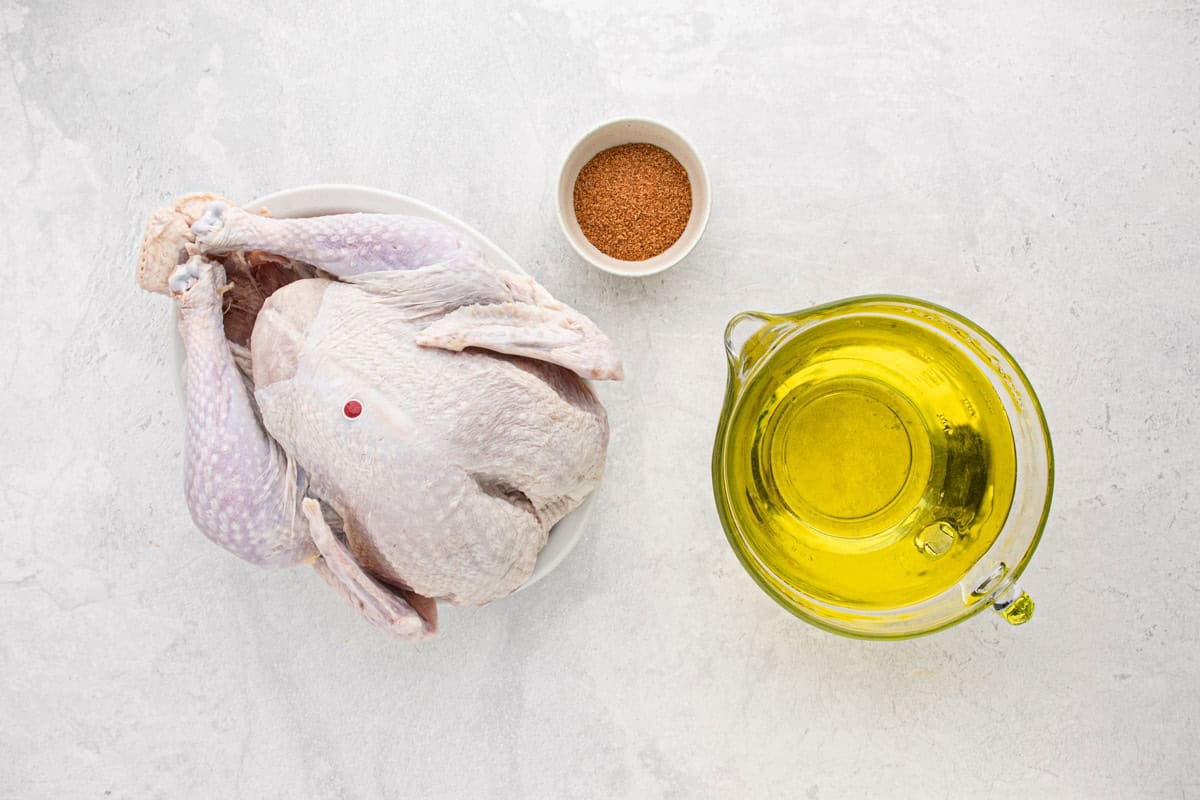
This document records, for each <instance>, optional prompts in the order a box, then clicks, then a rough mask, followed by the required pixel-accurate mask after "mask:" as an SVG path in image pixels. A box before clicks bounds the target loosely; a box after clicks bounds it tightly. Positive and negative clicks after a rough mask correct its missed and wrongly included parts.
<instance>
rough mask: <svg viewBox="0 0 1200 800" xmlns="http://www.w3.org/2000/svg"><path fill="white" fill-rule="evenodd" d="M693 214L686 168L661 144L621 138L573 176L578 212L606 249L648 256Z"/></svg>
mask: <svg viewBox="0 0 1200 800" xmlns="http://www.w3.org/2000/svg"><path fill="white" fill-rule="evenodd" d="M691 215H692V185H691V183H690V182H689V181H688V174H687V170H686V169H684V168H683V165H682V164H680V163H679V161H677V160H676V159H675V156H673V155H671V154H670V153H668V152H667V151H666V150H664V149H662V148H661V147H656V146H655V145H652V144H623V145H619V146H617V147H610V148H609V149H607V150H602V151H601V152H599V153H597V154H596V155H595V156H594V157H593V158H592V160H591V161H589V162H588V163H586V164H584V166H583V169H581V170H580V171H579V177H578V178H576V179H575V218H576V219H577V220H579V227H580V228H582V229H583V235H584V236H586V237H587V238H588V241H589V242H591V243H592V244H594V245H595V246H596V248H597V249H599V250H600V251H601V252H602V253H605V254H606V255H609V256H612V257H613V258H618V259H620V260H622V261H645V260H646V259H648V258H651V257H653V256H656V255H658V254H659V253H661V252H663V251H664V250H666V249H667V248H668V247H670V246H671V245H673V244H675V241H676V240H677V239H678V238H679V237H680V235H681V234H682V233H683V229H684V228H686V227H687V223H688V218H689V217H691Z"/></svg>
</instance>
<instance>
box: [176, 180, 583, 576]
mask: <svg viewBox="0 0 1200 800" xmlns="http://www.w3.org/2000/svg"><path fill="white" fill-rule="evenodd" d="M245 208H247V209H249V210H253V211H257V210H259V209H263V208H265V209H266V210H267V212H268V213H270V214H271V216H273V217H315V216H320V215H321V214H344V213H348V212H354V211H362V212H372V213H380V214H408V215H409V216H414V217H425V218H427V219H432V220H437V221H438V222H441V223H442V224H444V225H448V226H450V227H451V228H454V229H455V230H456V231H458V232H459V233H461V234H462V235H463V236H465V237H466V238H467V239H469V240H470V241H471V243H472V244H474V245H475V246H476V247H477V248H479V251H480V252H481V253H483V254H484V256H486V257H487V259H488V260H489V261H491V262H492V264H494V265H495V266H497V267H500V268H501V269H506V270H510V271H512V272H518V273H521V274H526V273H525V270H523V269H521V265H520V264H518V263H517V262H515V261H513V260H512V258H511V257H510V256H509V255H508V254H507V253H505V252H504V251H503V250H501V249H500V248H499V247H497V246H496V245H495V244H493V243H492V242H491V241H489V240H488V239H487V238H486V237H485V236H484V235H483V234H481V233H479V232H478V231H476V230H475V229H474V228H472V227H470V226H469V225H467V224H466V223H464V222H462V221H461V220H457V219H455V218H454V217H452V216H450V215H449V214H447V213H446V212H445V211H439V210H438V209H436V208H434V207H433V206H430V205H426V204H425V203H422V202H421V201H420V200H414V199H413V198H411V197H406V196H405V195H402V194H396V193H394V192H385V191H383V190H382V189H371V188H368V187H366V186H351V185H347V184H318V185H315V186H299V187H297V188H295V189H284V190H283V191H282V192H275V193H274V194H269V195H267V196H265V197H260V198H258V199H257V200H252V201H250V202H249V203H246V205H245ZM171 329H172V331H173V336H174V339H175V359H176V366H177V367H178V368H179V369H177V370H176V372H177V374H179V375H180V376H181V377H182V374H183V371H182V367H183V344H182V342H181V341H180V340H179V331H178V330H177V329H176V327H175V325H174V323H173V322H172V325H171ZM180 388H181V389H182V387H180ZM181 395H182V391H181ZM594 495H595V492H594V491H593V492H592V494H590V495H588V497H587V499H585V500H584V501H583V503H582V505H580V506H579V508H577V509H575V510H574V511H572V512H571V513H570V514H568V515H567V516H565V517H563V518H562V519H561V520H560V521H559V523H558V524H557V525H555V526H554V528H553V529H552V530H551V531H550V539H549V541H547V542H546V546H545V547H544V548H543V549H542V552H541V554H539V555H538V560H537V564H535V565H534V568H533V574H532V575H530V576H529V580H527V581H525V583H523V584H521V586H520V587H519V588H518V589H517V591H518V592H519V591H521V589H527V588H529V587H530V586H532V585H533V584H535V583H537V582H538V581H540V580H541V579H542V578H544V577H546V576H547V575H549V574H550V573H551V572H552V571H553V570H554V568H555V567H557V566H558V565H559V564H560V563H562V560H563V559H564V558H566V557H567V554H568V553H570V552H571V550H572V548H574V547H575V545H576V544H577V543H578V542H579V538H580V537H581V536H582V535H583V529H584V527H585V526H586V525H587V521H588V517H590V516H591V509H592V497H593V496H594Z"/></svg>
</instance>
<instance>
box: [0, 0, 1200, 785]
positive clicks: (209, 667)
mask: <svg viewBox="0 0 1200 800" xmlns="http://www.w3.org/2000/svg"><path fill="white" fill-rule="evenodd" d="M647 6H648V4H647ZM654 6H655V8H654V10H653V11H651V10H648V8H647V7H640V8H639V7H636V6H634V5H628V6H626V5H624V4H621V3H614V2H611V1H610V0H596V1H595V2H587V3H552V2H502V3H486V4H485V3H478V4H476V3H462V2H447V3H420V4H418V3H403V4H402V3H388V2H379V1H378V0H376V1H375V2H363V3H338V4H329V5H321V6H320V7H319V8H308V9H305V10H301V8H300V6H299V5H292V4H286V3H278V2H265V3H234V2H226V1H225V0H211V1H210V2H206V3H188V4H183V3H177V2H168V3H162V2H111V3H82V2H60V3H49V2H47V3H35V4H22V3H16V2H13V1H12V0H0V54H2V57H0V209H2V212H3V213H2V214H0V270H2V271H3V272H2V274H3V285H2V288H0V341H2V342H3V343H4V344H3V346H2V347H0V381H2V384H0V385H2V389H3V391H2V393H0V430H2V431H3V434H2V443H0V501H2V502H0V531H3V533H2V538H0V541H2V542H3V557H0V796H3V797H6V798H7V797H12V798H60V797H71V798H91V797H95V798H109V797H111V798H157V797H162V798H183V797H188V798H190V797H197V798H200V797H246V798H261V797H287V798H297V797H314V798H359V797H422V798H425V797H428V798H465V797H480V798H509V797H554V798H575V797H581V798H582V797H615V798H692V797H722V798H727V797H754V798H757V797H802V798H810V799H812V800H817V799H819V800H828V798H840V797H847V798H853V797H863V796H880V797H883V796H886V797H920V798H940V797H947V798H948V797H955V798H957V797H1021V798H1039V797H1047V798H1070V797H1086V798H1095V797H1172V798H1178V797H1200V769H1198V765H1197V753H1198V752H1200V614H1198V613H1197V605H1198V604H1200V539H1198V538H1197V535H1198V523H1200V519H1198V512H1200V491H1197V488H1196V485H1195V481H1196V477H1197V466H1198V456H1197V452H1198V450H1197V445H1198V444H1200V435H1198V434H1197V428H1196V425H1197V405H1198V399H1200V398H1198V387H1200V375H1198V370H1200V341H1198V339H1200V316H1198V313H1197V310H1196V305H1197V300H1198V299H1200V292H1198V291H1197V283H1198V277H1197V276H1198V274H1200V273H1198V270H1200V230H1198V224H1200V146H1198V142H1200V4H1197V2H1196V0H1182V1H1180V0H1176V1H1175V2H1140V3H1134V2H1102V3H1076V2H1063V3H1032V2H1019V3H1007V4H994V3H972V4H961V3H954V4H948V3H899V4H883V3H875V2H858V1H857V0H855V1H854V2H828V1H826V2H811V3H803V4H798V3H784V2H779V3H772V2H752V3H744V4H733V3H728V4H726V3H713V2H693V1H691V0H689V2H682V0H668V1H667V2H662V3H657V4H654ZM626 113H629V114H639V115H648V116H653V117H658V118H661V119H663V120H665V121H668V122H670V123H672V124H674V125H675V126H677V127H678V128H679V129H680V130H682V131H683V132H684V133H685V134H686V135H688V136H689V137H690V138H691V139H692V141H693V142H694V144H695V145H696V147H697V148H698V150H699V151H700V153H701V154H702V156H703V157H704V158H705V159H706V162H707V164H708V167H709V170H710V174H711V179H712V184H713V195H714V202H713V211H712V219H711V224H710V227H709V230H708V234H707V236H706V237H705V239H704V240H703V241H702V242H701V244H700V246H699V247H698V248H697V249H696V251H695V252H694V254H693V255H692V256H691V257H690V258H689V259H688V260H687V261H686V262H684V263H683V264H682V265H680V266H679V267H677V268H675V269H674V270H672V271H670V272H668V273H666V274H663V275H661V276H658V277H654V278H650V279H646V280H622V279H619V278H615V277H612V276H608V275H604V274H601V273H599V272H596V271H594V270H591V269H588V268H586V267H585V266H584V265H583V264H582V263H581V262H580V261H579V260H578V259H577V258H575V257H574V256H573V254H572V252H571V251H570V250H569V248H568V246H567V244H566V243H565V241H564V240H563V238H562V237H561V235H560V233H559V230H558V228H557V223H556V221H555V219H554V207H553V186H554V182H555V180H556V177H557V168H558V165H559V162H560V160H561V159H562V157H563V156H564V155H565V153H566V151H567V149H568V148H569V147H570V146H571V144H572V143H573V141H574V139H575V137H577V136H578V135H580V134H581V133H582V132H583V131H584V130H586V129H587V128H588V127H590V126H591V125H593V124H594V123H596V122H599V121H601V120H604V119H606V118H608V117H611V116H614V115H617V114H626ZM313 182H349V183H362V184H369V185H376V186H380V187H383V188H387V189H392V190H396V191H400V192H404V193H407V194H411V195H414V196H416V197H419V198H422V199H424V200H426V201H428V202H431V203H433V204H435V205H437V206H439V207H441V208H444V209H446V210H447V211H449V212H451V213H453V214H455V215H458V216H460V217H461V218H463V219H464V220H466V221H468V222H469V223H471V224H473V225H476V226H477V227H478V228H479V229H481V230H482V231H484V232H485V233H486V234H487V235H489V236H490V237H492V238H493V239H494V240H495V241H497V242H498V243H499V244H500V245H501V246H502V247H504V248H505V249H507V250H508V251H509V252H511V253H512V255H513V256H515V257H516V258H517V260H518V261H520V262H521V263H522V264H524V265H525V266H526V267H527V268H528V269H529V270H530V271H531V272H533V273H534V274H536V275H537V276H538V277H539V278H540V279H541V280H542V281H543V282H544V283H545V284H546V285H547V286H548V287H550V288H551V289H552V290H553V291H554V292H555V293H556V294H558V295H559V296H561V297H563V298H564V299H566V300H567V301H569V302H571V303H573V304H574V305H576V306H578V307H579V308H581V309H583V310H585V311H586V312H588V313H590V314H591V315H592V316H593V317H594V318H595V319H596V320H597V322H599V323H600V324H601V325H602V326H603V327H604V328H605V329H606V330H608V331H609V332H611V333H612V334H613V336H614V339H615V340H616V341H617V344H618V345H619V346H620V347H621V348H622V349H623V351H624V354H625V358H626V364H627V372H628V380H627V381H626V382H625V383H624V384H623V385H614V386H605V387H603V399H604V400H605V402H606V403H607V405H608V407H609V409H610V412H611V416H612V421H613V439H612V455H611V463H610V469H609V473H608V477H607V479H606V482H605V484H604V487H603V489H602V494H601V496H600V497H599V498H598V507H597V510H596V514H595V517H594V524H593V526H592V528H591V530H590V531H589V533H588V534H587V536H586V537H585V539H584V541H583V543H582V544H581V545H580V546H579V548H578V549H577V550H576V551H575V552H574V553H573V554H572V556H571V558H570V559H569V560H568V561H567V562H566V563H565V564H564V565H563V566H562V568H561V569H560V570H559V571H557V572H556V573H555V574H554V575H552V576H550V577H549V578H548V579H546V580H545V581H544V582H542V583H541V584H539V585H538V586H537V587H534V588H533V589H531V590H530V591H528V592H524V593H522V594H521V595H519V596H516V597H513V598H509V599H507V600H505V601H501V602H497V603H495V604H494V605H492V606H490V607H487V608H484V609H467V610H459V609H451V610H448V611H447V612H446V613H445V614H444V617H443V620H444V625H443V629H444V630H443V633H442V634H441V635H440V636H439V638H437V639H436V640H434V641H432V642H431V643H429V644H425V645H421V646H419V647H411V646H405V645H401V644H396V643H393V642H390V641H388V640H385V639H383V638H382V637H381V636H379V635H377V634H376V632H375V631H374V630H372V629H371V628H370V627H368V626H367V625H365V624H364V623H362V622H361V621H360V620H359V619H357V618H356V617H355V616H354V615H353V614H352V613H351V612H350V611H349V610H348V609H347V608H346V607H345V606H344V604H343V603H342V601H341V600H340V599H338V598H337V597H336V596H335V595H334V594H333V593H332V592H331V591H329V590H328V589H327V588H326V587H325V586H324V585H323V584H322V583H321V582H320V581H319V580H317V579H316V578H315V577H314V576H313V575H312V574H310V573H309V572H307V571H304V570H299V571H294V572H284V573H267V572H260V571H256V570H255V569H253V568H252V567H250V566H248V565H245V564H242V563H240V562H238V561H237V560H236V559H234V558H233V557H231V556H228V555H227V554H225V553H224V552H222V551H220V550H218V549H217V548H216V547H214V546H213V545H211V544H209V543H208V542H207V541H206V540H205V539H204V538H203V537H202V536H201V535H200V534H198V533H197V532H196V531H194V530H193V529H192V527H191V525H190V522H189V519H188V515H187V511H186V509H185V507H184V502H183V492H182V490H181V485H180V481H181V477H180V471H181V446H182V433H181V413H180V409H179V407H178V405H177V404H176V402H175V400H174V390H173V388H172V377H171V374H170V369H169V364H170V343H169V338H168V335H167V330H168V328H167V326H168V320H169V315H170V313H171V312H170V308H169V303H168V302H167V301H165V300H164V299H163V298H161V297H156V296H149V295H146V294H143V293H141V292H140V291H139V290H138V289H137V287H136V286H135V284H134V279H133V275H134V254H135V248H136V244H137V241H138V238H139V235H140V228H141V225H142V223H143V220H144V218H145V216H146V215H147V214H148V212H149V211H150V210H151V209H152V208H154V207H155V206H156V205H158V204H160V203H162V202H164V201H166V200H167V199H169V198H171V197H173V196H174V195H177V194H179V193H182V192H185V191H189V190H199V189H206V190H213V191H219V192H222V193H224V194H227V195H229V196H232V197H235V198H240V199H249V198H252V197H254V196H257V195H260V194H263V193H266V192H269V191H273V190H275V189H279V188H284V187H288V186H293V185H298V184H304V183H313ZM867 292H899V293H908V294H913V295H917V296H921V297H925V298H928V299H931V300H934V301H937V302H940V303H943V304H946V305H949V306H951V307H953V308H955V309H957V310H959V311H961V312H963V313H964V314H966V315H968V316H970V317H972V318H974V319H976V320H977V321H979V322H980V323H981V324H982V325H983V326H984V327H986V328H988V329H989V330H990V331H992V332H993V333H994V334H995V335H996V336H997V337H998V338H999V339H1000V340H1001V341H1003V342H1004V343H1005V344H1006V345H1007V346H1008V347H1009V348H1010V349H1011V350H1012V352H1013V353H1014V354H1015V355H1016V356H1017V358H1018V359H1019V360H1020V362H1021V364H1022V365H1023V366H1024V367H1025V368H1026V370H1027V372H1028V373H1029V375H1030V377H1031V379H1032V381H1033V383H1034V385H1035V386H1036V387H1037V389H1038V390H1039V392H1040V394H1041V397H1042V400H1043V402H1044V404H1045V407H1046V413H1047V415H1048V418H1049V422H1050V427H1051V430H1052V431H1053V434H1054V439H1055V443H1056V446H1057V457H1058V485H1057V493H1056V498H1055V502H1054V509H1053V513H1052V516H1051V519H1050V523H1049V526H1048V528H1047V532H1046V536H1045V539H1044V542H1043V545H1042V547H1041V550H1040V552H1039V554H1038V557H1037V558H1036V559H1035V561H1034V563H1033V565H1032V566H1031V568H1030V569H1029V571H1028V573H1027V577H1026V579H1025V585H1026V588H1028V590H1029V591H1030V593H1031V594H1033V595H1034V596H1035V598H1036V600H1037V602H1038V613H1037V617H1036V618H1035V619H1034V621H1033V622H1032V623H1031V624H1029V625H1027V626H1025V627H1024V628H1021V629H1009V628H1007V627H1006V626H1004V625H1003V623H1002V622H1001V621H1000V620H998V619H996V618H993V617H992V616H991V615H989V616H988V617H982V618H977V619H975V620H972V621H971V622H969V623H968V624H964V625H961V626H959V627H957V628H954V629H952V630H949V631H946V632H944V633H942V634H939V635H937V636H934V637H930V638H925V639H918V640H914V641H909V642H903V643H896V644H878V643H863V642H857V641H850V640H845V639H841V638H838V637H835V636H831V635H829V634H825V633H822V632H820V631H818V630H816V629H813V628H810V627H808V626H806V625H805V624H803V623H801V622H799V621H798V620H796V619H794V618H792V617H791V616H789V615H788V614H787V613H785V612H784V611H783V610H781V609H780V608H778V607H777V606H775V605H774V604H773V603H772V602H771V601H770V600H769V599H768V598H767V597H766V596H765V595H763V594H762V593H761V592H760V591H759V590H758V589H757V587H756V586H755V585H754V584H753V583H752V582H751V580H750V579H749V578H748V577H747V576H746V575H745V574H744V573H743V572H742V570H741V568H740V567H739V565H738V564H737V562H736V560H735V558H734V557H733V555H732V554H731V553H730V551H729V549H728V547H727V546H726V543H725V540H724V538H723V536H722V534H721V530H720V527H719V525H718V522H717V519H716V514H715V512H714V509H713V503H712V499H711V492H710V482H709V452H710V446H711V437H712V433H713V429H714V425H715V423H716V418H717V414H718V410H719V407H720V404H721V399H722V391H723V384H724V365H723V362H722V353H721V348H720V333H721V329H722V327H723V325H724V323H725V321H726V320H727V319H728V317H729V316H730V315H732V314H733V313H734V312H736V311H739V310H743V309H775V310H779V309H788V308H795V307H802V306H805V305H808V304H811V303H816V302H822V301H827V300H832V299H835V298H839V297H844V296H849V295H855V294H861V293H867Z"/></svg>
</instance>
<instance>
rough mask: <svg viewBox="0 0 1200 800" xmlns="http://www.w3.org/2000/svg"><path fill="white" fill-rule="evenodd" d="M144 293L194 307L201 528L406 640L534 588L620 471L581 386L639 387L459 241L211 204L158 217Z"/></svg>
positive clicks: (582, 321)
mask: <svg viewBox="0 0 1200 800" xmlns="http://www.w3.org/2000/svg"><path fill="white" fill-rule="evenodd" d="M231 277H232V282H230V278H231ZM138 280H139V283H140V284H141V285H142V286H143V288H145V289H147V290H149V291H155V292H160V293H163V294H168V295H169V296H171V297H172V298H173V299H174V301H175V304H176V306H177V308H178V317H179V331H180V334H181V336H182V339H183V343H184V349H185V353H186V363H185V368H184V373H185V375H184V392H185V397H186V406H187V434H186V437H187V438H186V450H185V462H186V463H185V483H186V490H187V502H188V508H189V509H190V511H191V514H192V518H193V520H194V521H195V523H196V525H197V526H198V527H199V528H200V530H201V531H202V532H203V533H204V534H205V535H206V536H208V538H210V539H212V540H213V541H214V542H216V543H217V544H219V545H221V546H222V547H224V548H226V549H227V550H229V551H231V552H233V553H235V554H236V555H238V556H240V557H242V558H244V559H246V560H247V561H250V562H253V563H255V564H260V565H263V566H272V567H278V566H292V565H297V564H312V565H313V566H314V567H315V569H316V570H317V572H319V573H320V574H321V575H322V577H324V579H325V580H326V581H327V582H328V583H329V584H330V585H331V586H333V587H334V588H335V589H336V590H337V591H338V592H339V593H340V594H342V595H343V596H344V597H345V598H346V599H347V600H349V601H350V603H351V604H352V605H353V606H355V607H356V608H357V609H358V610H359V611H360V612H361V613H362V614H363V615H364V616H365V617H366V618H367V619H368V620H370V621H371V622H372V623H374V624H375V625H376V626H378V627H379V628H381V629H383V630H384V631H386V632H387V633H389V634H391V635H393V636H396V637H398V638H402V639H407V640H417V639H421V638H423V637H426V636H429V635H431V634H433V633H434V631H435V630H436V627H437V605H436V601H438V600H444V601H447V602H450V603H455V604H472V605H480V604H484V603H487V602H489V601H491V600H493V599H496V598H498V597H503V596H504V595H507V594H509V593H510V592H512V591H513V590H514V589H516V588H517V587H518V586H520V585H521V583H522V582H523V581H525V580H526V579H527V578H528V577H529V575H530V573H531V572H532V570H533V566H534V562H535V560H536V559H537V555H538V552H539V551H540V550H541V549H542V547H543V546H544V545H545V543H546V540H547V536H548V534H549V532H550V529H551V527H552V526H553V525H554V524H555V523H556V522H558V520H560V519H561V518H562V517H563V516H564V515H566V514H567V513H569V512H570V511H571V510H573V509H574V508H576V507H577V506H578V505H579V504H580V503H581V502H582V501H583V499H584V498H585V497H586V496H587V495H588V493H589V492H591V491H592V490H593V489H594V488H595V487H596V485H597V483H598V482H599V480H600V477H601V475H602V473H603V470H604V460H605V451H606V447H607V443H608V423H607V419H606V417H605V413H604V409H603V408H602V407H601V406H600V403H599V402H598V401H597V400H596V397H595V395H594V394H593V393H592V391H591V389H590V388H589V386H588V384H587V382H586V381H585V380H583V379H584V378H592V379H598V380H619V379H620V378H621V376H622V375H621V363H620V359H619V357H618V355H617V352H616V350H615V348H614V347H613V345H612V343H611V342H610V341H609V340H608V338H607V337H606V336H605V335H604V334H603V333H602V332H601V331H600V330H599V329H598V328H597V327H596V326H595V325H594V324H593V323H592V322H591V321H590V320H589V319H587V317H585V316H583V315H582V314H580V313H579V312H578V311H575V310H574V309H572V308H570V307H569V306H566V305H564V304H563V303H560V302H558V301H557V300H555V299H554V298H553V297H551V296H550V294H549V293H548V292H547V291H546V290H545V289H544V288H542V287H541V286H540V285H539V284H538V283H537V282H536V281H534V280H533V279H532V278H530V277H528V276H524V275H517V274H513V273H510V272H505V271H503V270H499V269H497V268H496V267H494V266H493V265H492V264H490V263H489V262H488V261H487V260H486V259H485V258H484V257H483V256H482V255H481V254H480V253H479V252H478V251H477V250H475V249H474V248H473V247H471V246H470V245H469V244H467V243H465V242H463V241H461V240H460V239H459V237H458V236H457V234H456V233H455V232H454V231H453V230H451V229H449V228H447V227H446V226H444V225H441V224H440V223H437V222H433V221H430V220H426V219H420V218H414V217H404V216H395V215H383V214H339V215H330V216H324V217H312V218H306V219H273V218H270V217H267V216H264V215H260V214H253V213H250V212H248V211H246V210H243V209H241V208H238V207H237V206H235V205H233V204H231V203H229V202H228V201H224V200H222V199H221V198H216V197H213V196H209V195H194V196H189V197H185V198H183V199H182V200H181V201H180V202H179V203H178V204H177V205H176V206H175V207H174V208H170V209H163V210H160V211H158V212H155V214H154V215H153V216H152V217H151V219H150V223H149V225H148V227H147V233H146V237H145V239H144V241H143V246H142V254H141V259H140V261H139V265H138ZM247 346H248V348H247Z"/></svg>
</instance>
